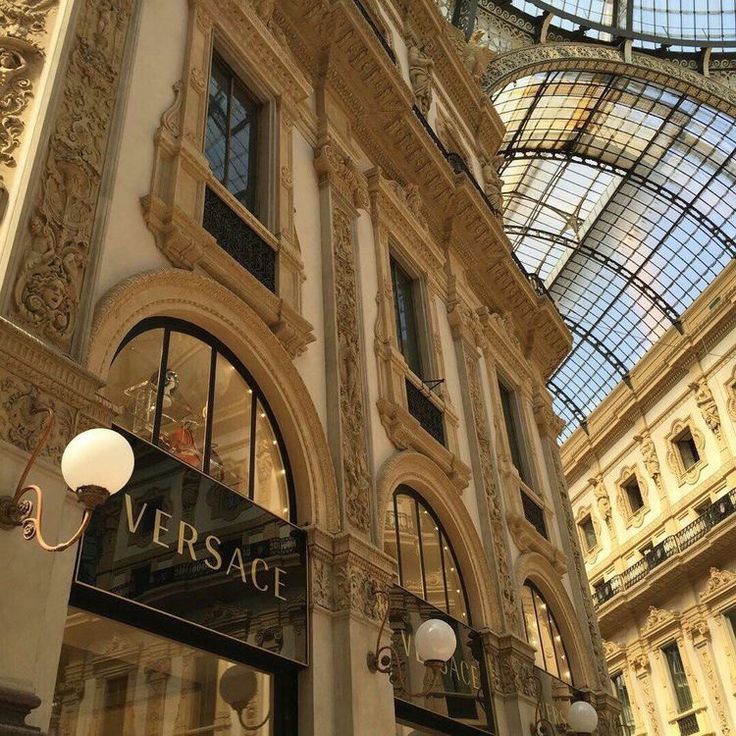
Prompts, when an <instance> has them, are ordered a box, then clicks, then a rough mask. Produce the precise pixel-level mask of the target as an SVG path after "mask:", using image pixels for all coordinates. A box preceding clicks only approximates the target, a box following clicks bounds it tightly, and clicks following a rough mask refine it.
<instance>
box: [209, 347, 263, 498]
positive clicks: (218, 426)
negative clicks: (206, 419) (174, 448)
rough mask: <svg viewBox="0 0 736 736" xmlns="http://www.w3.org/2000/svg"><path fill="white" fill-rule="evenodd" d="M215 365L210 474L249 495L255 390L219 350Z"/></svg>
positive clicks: (235, 489) (239, 491) (244, 494)
mask: <svg viewBox="0 0 736 736" xmlns="http://www.w3.org/2000/svg"><path fill="white" fill-rule="evenodd" d="M216 365H217V369H216V372H215V396H214V405H213V407H212V440H211V443H212V444H211V449H210V458H209V475H211V476H212V477H213V478H215V479H216V480H219V481H220V482H221V483H224V484H225V485H226V486H229V487H230V488H232V489H233V490H234V491H238V493H240V494H242V495H243V496H247V495H248V471H249V467H250V433H251V411H252V404H253V390H252V389H251V387H250V386H249V385H248V384H247V383H246V382H245V380H244V379H243V377H242V376H241V375H240V374H239V373H238V371H237V369H236V368H235V366H234V365H233V364H232V363H230V361H229V360H227V358H225V357H223V356H222V355H220V354H219V353H218V355H217V363H216Z"/></svg>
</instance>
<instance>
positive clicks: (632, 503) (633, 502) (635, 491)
mask: <svg viewBox="0 0 736 736" xmlns="http://www.w3.org/2000/svg"><path fill="white" fill-rule="evenodd" d="M624 491H625V492H626V500H627V501H628V502H629V510H630V511H631V513H632V514H635V513H636V512H637V511H638V510H639V509H640V508H643V506H644V498H643V497H642V495H641V488H639V481H638V479H637V477H636V476H635V475H632V476H631V478H629V479H628V480H627V481H626V482H625V483H624Z"/></svg>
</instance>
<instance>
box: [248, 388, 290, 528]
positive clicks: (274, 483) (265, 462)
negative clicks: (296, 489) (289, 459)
mask: <svg viewBox="0 0 736 736" xmlns="http://www.w3.org/2000/svg"><path fill="white" fill-rule="evenodd" d="M253 500H254V501H255V502H256V503H257V504H260V505H261V506H263V507H264V508H266V509H268V510H269V511H270V512H271V513H273V514H276V516H281V517H283V518H285V519H288V518H289V491H288V487H287V482H286V467H285V466H284V461H283V458H282V457H281V448H280V447H279V443H278V440H277V439H276V435H275V433H274V431H273V427H272V426H271V421H270V420H269V418H268V415H267V414H266V410H265V408H264V407H263V406H262V405H261V403H260V402H258V408H257V410H256V472H255V480H254V494H253Z"/></svg>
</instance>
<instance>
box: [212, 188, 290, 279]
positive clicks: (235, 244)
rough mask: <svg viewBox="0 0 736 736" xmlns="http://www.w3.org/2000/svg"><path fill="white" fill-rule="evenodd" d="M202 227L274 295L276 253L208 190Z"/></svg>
mask: <svg viewBox="0 0 736 736" xmlns="http://www.w3.org/2000/svg"><path fill="white" fill-rule="evenodd" d="M202 227H203V228H204V229H205V230H206V231H207V232H208V233H209V234H210V235H212V236H213V237H214V238H215V240H216V241H217V244H218V245H219V246H220V248H222V249H223V250H224V251H225V252H226V253H228V254H229V255H231V256H232V257H233V258H234V259H235V260H236V261H237V262H238V263H239V264H240V265H241V266H243V268H245V269H246V270H248V271H250V273H252V274H253V276H255V277H256V278H257V279H258V280H259V281H260V282H261V283H262V284H263V285H264V286H265V287H266V288H267V289H268V290H269V291H272V292H274V293H276V251H275V250H274V249H273V248H272V247H271V246H270V245H269V244H268V243H267V242H265V241H264V240H263V238H262V237H261V236H260V235H259V234H258V233H257V232H256V231H255V230H254V229H253V228H252V227H251V226H250V225H249V224H248V223H247V222H246V221H245V220H243V219H242V218H241V217H240V215H238V213H237V212H235V211H234V210H233V209H232V208H231V207H230V205H229V204H227V202H225V201H224V200H223V199H221V198H220V196H219V195H218V194H217V193H216V192H215V191H214V190H213V189H211V188H210V187H207V188H206V190H205V195H204V217H203V220H202Z"/></svg>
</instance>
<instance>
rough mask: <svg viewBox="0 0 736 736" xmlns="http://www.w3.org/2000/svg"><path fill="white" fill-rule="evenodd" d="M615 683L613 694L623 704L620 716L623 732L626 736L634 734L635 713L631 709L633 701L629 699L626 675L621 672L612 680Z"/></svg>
mask: <svg viewBox="0 0 736 736" xmlns="http://www.w3.org/2000/svg"><path fill="white" fill-rule="evenodd" d="M611 682H612V683H613V693H614V695H615V696H616V697H617V698H618V702H619V703H621V714H620V715H619V725H620V726H621V731H622V733H623V734H626V736H629V735H630V734H633V733H634V727H635V724H634V713H633V711H632V709H631V699H630V698H629V691H628V690H627V688H626V680H625V679H624V673H623V672H619V673H617V674H615V675H614V676H613V677H612V678H611Z"/></svg>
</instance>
